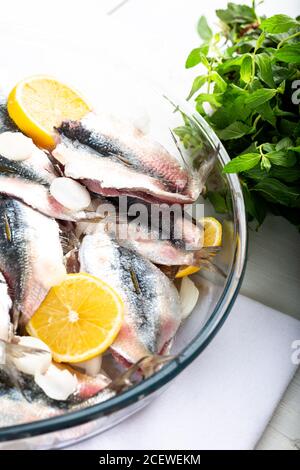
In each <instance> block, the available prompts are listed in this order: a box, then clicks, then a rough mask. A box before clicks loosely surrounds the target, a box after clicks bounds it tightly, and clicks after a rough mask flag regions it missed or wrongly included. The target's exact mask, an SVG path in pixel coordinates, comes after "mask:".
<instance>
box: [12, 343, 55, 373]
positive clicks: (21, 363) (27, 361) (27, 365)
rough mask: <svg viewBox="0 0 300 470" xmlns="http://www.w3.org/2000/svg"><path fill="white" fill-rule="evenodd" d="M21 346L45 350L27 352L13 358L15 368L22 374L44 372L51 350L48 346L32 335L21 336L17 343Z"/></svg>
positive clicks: (49, 361)
mask: <svg viewBox="0 0 300 470" xmlns="http://www.w3.org/2000/svg"><path fill="white" fill-rule="evenodd" d="M18 344H20V345H21V346H27V347H30V348H38V349H43V350H44V351H47V352H46V353H45V354H33V353H28V354H26V355H24V356H22V357H18V358H13V362H14V364H15V366H16V368H17V369H18V370H19V371H20V372H23V373H24V374H29V375H35V374H37V373H43V372H46V370H47V369H48V367H49V366H50V364H51V359H52V356H51V352H50V349H49V348H48V346H47V345H46V344H45V343H44V342H43V341H41V340H40V339H38V338H33V337H32V336H21V337H20V340H19V343H18Z"/></svg>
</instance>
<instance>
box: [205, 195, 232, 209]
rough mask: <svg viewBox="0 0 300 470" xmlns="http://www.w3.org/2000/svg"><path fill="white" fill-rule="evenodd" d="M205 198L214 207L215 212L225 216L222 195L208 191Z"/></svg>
mask: <svg viewBox="0 0 300 470" xmlns="http://www.w3.org/2000/svg"><path fill="white" fill-rule="evenodd" d="M207 197H208V199H209V201H210V202H211V204H212V205H213V206H214V209H215V211H216V212H219V213H220V214H226V212H227V211H228V208H227V204H226V198H225V196H224V194H222V193H221V192H220V191H208V192H207Z"/></svg>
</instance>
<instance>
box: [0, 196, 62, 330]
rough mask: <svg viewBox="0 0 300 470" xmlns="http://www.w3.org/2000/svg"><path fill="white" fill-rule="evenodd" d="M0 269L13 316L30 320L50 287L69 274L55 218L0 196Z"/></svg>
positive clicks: (22, 322) (22, 321)
mask: <svg viewBox="0 0 300 470" xmlns="http://www.w3.org/2000/svg"><path fill="white" fill-rule="evenodd" d="M0 230H1V233H2V236H1V238H0V270H1V272H2V273H3V275H4V277H5V279H6V282H7V284H8V286H9V289H10V293H11V296H12V300H13V303H14V320H15V325H16V320H17V318H18V316H19V314H21V318H20V320H21V324H24V323H27V321H28V320H29V319H30V318H31V316H32V314H33V313H34V312H35V310H36V309H37V308H38V306H39V305H40V303H41V302H42V300H43V299H44V297H45V296H46V294H47V292H48V290H49V288H50V287H52V286H53V285H55V284H57V283H59V282H61V281H62V279H64V277H65V275H66V270H65V266H64V263H63V251H62V247H61V244H60V239H59V227H58V224H57V223H56V222H55V220H53V219H51V218H49V217H46V216H45V215H43V214H40V213H39V212H37V211H35V210H33V209H31V208H30V207H28V206H26V205H25V204H23V203H22V202H20V201H18V200H15V199H10V198H3V197H2V198H1V199H0Z"/></svg>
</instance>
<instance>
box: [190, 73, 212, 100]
mask: <svg viewBox="0 0 300 470" xmlns="http://www.w3.org/2000/svg"><path fill="white" fill-rule="evenodd" d="M207 78H208V76H207V75H199V77H196V78H195V80H194V81H193V85H192V88H191V91H190V92H189V95H188V97H187V100H189V99H191V97H192V96H193V95H194V94H195V93H196V91H198V90H200V88H202V87H203V85H204V84H205V83H206V81H207Z"/></svg>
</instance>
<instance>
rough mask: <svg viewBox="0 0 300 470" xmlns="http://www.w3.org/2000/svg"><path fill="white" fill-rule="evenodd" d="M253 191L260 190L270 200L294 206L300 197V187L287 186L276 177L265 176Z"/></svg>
mask: <svg viewBox="0 0 300 470" xmlns="http://www.w3.org/2000/svg"><path fill="white" fill-rule="evenodd" d="M253 191H259V192H260V193H262V194H263V195H264V196H265V197H266V198H267V199H268V200H269V201H271V202H275V203H279V204H283V205H285V206H294V205H295V204H296V202H297V201H298V199H299V197H300V188H294V187H291V186H287V185H286V184H284V183H282V182H281V181H278V180H276V179H275V178H265V179H264V180H262V181H260V182H259V183H257V184H256V185H255V186H254V188H253Z"/></svg>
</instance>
